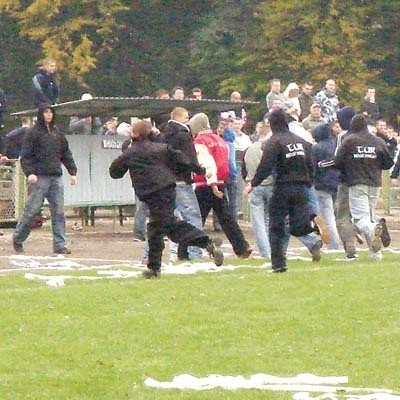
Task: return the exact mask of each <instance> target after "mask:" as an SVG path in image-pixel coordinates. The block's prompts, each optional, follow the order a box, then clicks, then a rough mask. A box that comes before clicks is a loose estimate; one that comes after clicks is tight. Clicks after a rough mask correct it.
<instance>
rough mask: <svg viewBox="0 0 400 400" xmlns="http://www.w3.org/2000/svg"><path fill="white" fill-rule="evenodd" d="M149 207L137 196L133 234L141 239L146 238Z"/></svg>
mask: <svg viewBox="0 0 400 400" xmlns="http://www.w3.org/2000/svg"><path fill="white" fill-rule="evenodd" d="M147 213H148V208H147V206H146V204H145V203H143V202H142V201H140V200H139V199H138V198H137V196H136V211H135V217H134V222H133V236H134V237H135V238H136V239H138V240H141V241H144V240H145V238H146V218H147Z"/></svg>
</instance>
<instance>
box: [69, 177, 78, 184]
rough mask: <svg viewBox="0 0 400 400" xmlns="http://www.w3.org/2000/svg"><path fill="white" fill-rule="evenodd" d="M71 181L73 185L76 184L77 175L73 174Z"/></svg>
mask: <svg viewBox="0 0 400 400" xmlns="http://www.w3.org/2000/svg"><path fill="white" fill-rule="evenodd" d="M69 183H70V185H71V186H75V185H76V183H77V180H76V176H71V178H70V180H69Z"/></svg>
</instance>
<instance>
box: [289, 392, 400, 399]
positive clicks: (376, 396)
mask: <svg viewBox="0 0 400 400" xmlns="http://www.w3.org/2000/svg"><path fill="white" fill-rule="evenodd" d="M399 398H400V397H399V396H396V395H394V394H390V393H374V394H360V395H356V394H350V395H340V396H339V397H337V396H336V395H334V394H332V393H325V394H321V395H320V396H317V397H311V396H310V393H308V392H299V393H296V394H294V395H293V400H342V399H348V400H398V399H399Z"/></svg>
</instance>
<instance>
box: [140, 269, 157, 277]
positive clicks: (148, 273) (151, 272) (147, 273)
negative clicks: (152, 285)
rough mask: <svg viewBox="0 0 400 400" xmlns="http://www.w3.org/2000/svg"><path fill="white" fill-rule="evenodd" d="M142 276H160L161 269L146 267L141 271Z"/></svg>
mask: <svg viewBox="0 0 400 400" xmlns="http://www.w3.org/2000/svg"><path fill="white" fill-rule="evenodd" d="M142 276H143V278H146V279H153V278H160V276H161V269H160V268H157V269H150V268H149V269H146V270H145V271H143V272H142Z"/></svg>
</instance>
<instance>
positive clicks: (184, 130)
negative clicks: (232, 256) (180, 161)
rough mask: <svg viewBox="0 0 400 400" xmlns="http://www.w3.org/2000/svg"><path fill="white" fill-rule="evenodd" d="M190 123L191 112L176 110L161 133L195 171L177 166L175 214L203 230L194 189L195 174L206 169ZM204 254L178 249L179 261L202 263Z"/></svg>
mask: <svg viewBox="0 0 400 400" xmlns="http://www.w3.org/2000/svg"><path fill="white" fill-rule="evenodd" d="M188 119H189V114H188V111H187V110H186V109H185V108H182V107H175V108H174V109H173V110H172V112H171V119H170V120H169V121H168V124H167V125H166V127H165V129H164V130H163V131H162V133H161V136H160V137H161V138H162V139H163V140H165V142H166V143H167V144H168V145H169V146H170V147H172V148H173V149H175V150H179V151H181V152H182V153H183V154H184V155H185V157H187V159H188V162H189V163H190V165H191V168H187V167H186V166H183V167H182V166H175V167H174V172H175V175H176V204H177V207H176V210H175V213H176V214H177V215H178V216H179V217H180V218H181V219H183V220H184V221H186V222H188V223H189V224H192V225H194V226H195V227H196V228H198V229H202V227H203V223H202V218H201V213H200V208H199V203H198V201H197V198H196V195H195V193H194V190H193V187H192V183H193V181H192V171H193V172H195V173H200V174H201V172H202V168H201V167H200V165H199V162H198V160H197V155H196V150H195V148H194V144H193V137H192V135H191V133H190V132H189V128H188V126H187V125H186V124H185V122H187V121H188ZM201 256H202V251H201V249H199V248H196V247H189V248H188V249H187V248H184V247H182V246H178V258H179V259H180V260H185V259H191V260H194V259H198V258H201Z"/></svg>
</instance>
